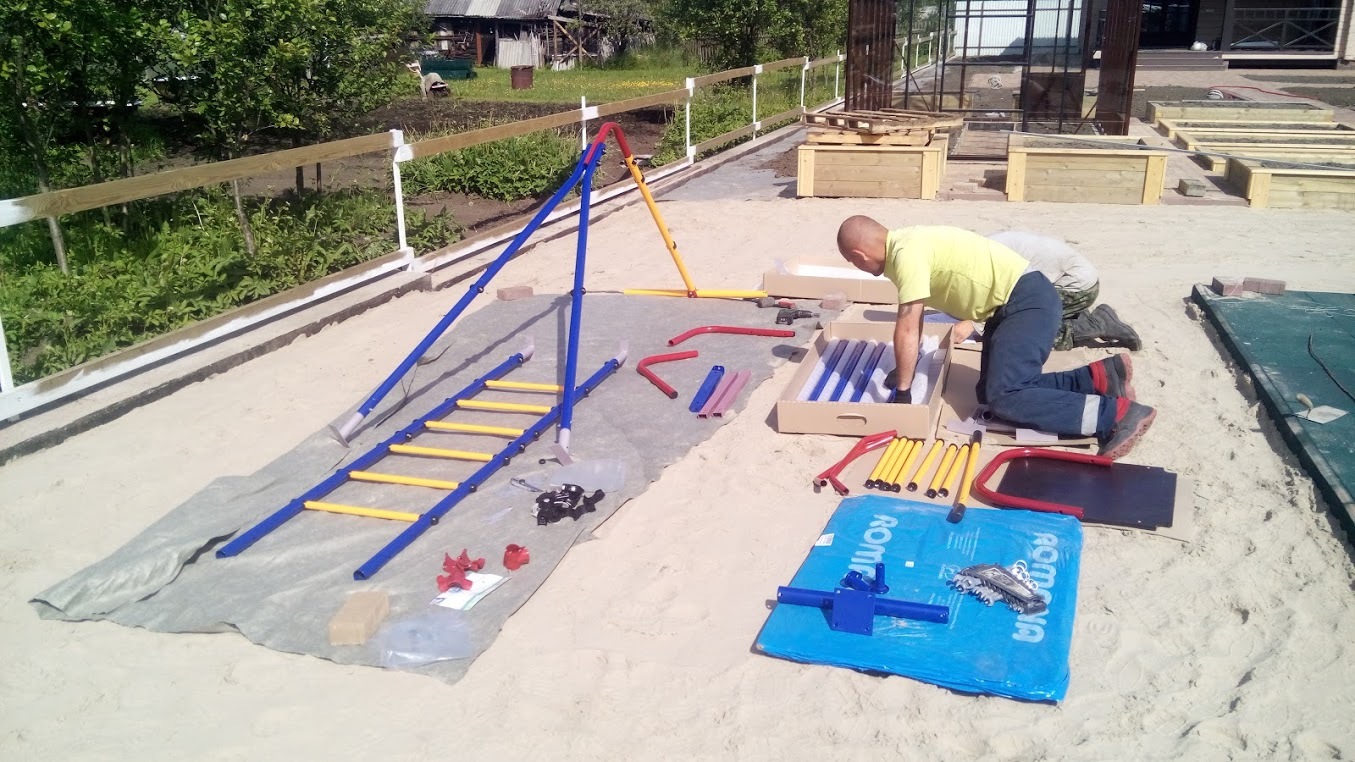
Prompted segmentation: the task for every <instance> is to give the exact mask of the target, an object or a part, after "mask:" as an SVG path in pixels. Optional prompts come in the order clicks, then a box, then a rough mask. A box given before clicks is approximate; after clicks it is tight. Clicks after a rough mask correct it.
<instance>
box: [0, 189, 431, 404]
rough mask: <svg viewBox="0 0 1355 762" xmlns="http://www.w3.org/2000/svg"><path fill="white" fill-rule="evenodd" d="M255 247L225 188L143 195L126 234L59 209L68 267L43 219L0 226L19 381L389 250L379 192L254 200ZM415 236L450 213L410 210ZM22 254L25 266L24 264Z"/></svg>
mask: <svg viewBox="0 0 1355 762" xmlns="http://www.w3.org/2000/svg"><path fill="white" fill-rule="evenodd" d="M246 208H247V209H248V211H249V213H250V218H251V221H252V223H253V225H254V234H255V239H256V242H257V244H258V252H257V254H256V256H254V257H250V256H249V255H248V254H246V253H245V250H244V242H243V239H242V236H241V233H240V226H239V223H238V221H237V220H236V217H235V208H234V206H233V204H232V202H231V199H230V196H229V195H228V194H227V193H225V192H224V191H223V190H211V191H199V192H190V193H184V194H180V195H178V196H177V197H174V198H172V199H165V200H153V201H144V202H138V203H137V204H136V208H135V210H134V211H135V212H137V213H139V218H140V219H139V222H138V223H137V224H132V225H130V226H129V227H130V232H127V231H125V230H124V229H123V228H122V227H121V226H117V225H108V224H106V223H104V222H103V220H102V217H101V215H100V214H99V213H98V212H86V213H83V214H79V215H71V216H68V217H66V218H65V220H64V223H65V224H64V228H65V232H66V241H67V244H68V246H69V249H70V252H71V274H70V275H64V274H62V273H61V271H60V270H59V269H58V268H57V267H56V266H55V264H50V263H51V262H53V257H52V254H51V250H50V246H51V244H50V241H49V240H48V239H47V228H46V225H45V224H43V223H41V222H30V223H26V224H24V225H20V226H17V227H12V228H8V229H5V230H3V231H0V252H3V256H2V257H0V315H4V318H5V333H6V335H7V339H8V344H9V354H10V361H11V365H12V366H13V369H14V375H15V381H16V382H19V383H23V382H25V381H31V380H33V379H37V378H41V377H43V376H47V375H50V374H52V373H56V372H58V371H61V370H64V369H66V368H69V367H71V366H72V365H76V364H79V363H81V362H84V361H86V360H90V359H93V358H97V357H100V356H102V355H105V354H107V353H109V352H112V351H113V350H116V349H118V348H121V347H126V346H130V345H132V344H135V343H137V342H139V341H142V340H144V339H147V338H151V337H153V336H157V335H160V334H163V333H166V332H168V331H171V330H174V329H176V328H180V327H182V326H185V325H188V324H190V323H193V322H196V321H198V320H202V319H204V318H207V317H211V316H213V315H216V314H219V313H221V312H225V311H226V310H229V309H232V308H235V307H238V306H241V305H243V304H248V303H250V302H253V301H257V300H259V299H262V298H264V297H266V296H270V295H272V294H275V293H278V292H281V291H285V290H287V289H289V288H292V287H294V286H298V285H301V284H303V283H306V282H309V281H312V280H314V279H316V278H319V277H321V276H324V275H327V274H329V273H333V272H337V271H339V270H342V269H344V268H346V267H350V266H352V265H354V264H357V263H359V262H363V261H366V260H368V259H372V258H374V257H377V256H380V255H382V254H386V253H388V252H390V251H392V250H394V249H395V240H394V236H393V233H392V231H393V230H394V228H395V212H394V207H393V205H392V204H391V203H390V199H389V197H388V196H387V195H386V194H385V193H381V192H377V191H364V190H353V191H341V192H333V193H328V194H325V195H316V194H308V195H307V196H305V197H303V198H302V199H301V200H295V199H292V200H287V201H281V200H256V199H250V200H249V203H248V205H247V207H246ZM408 222H409V231H408V232H409V238H410V240H411V245H412V246H415V247H416V248H417V249H420V250H428V249H431V248H436V247H438V246H441V245H444V244H445V243H448V242H450V241H454V240H456V238H457V237H458V234H457V231H456V228H455V225H454V224H453V223H452V221H451V219H450V218H449V217H446V216H445V215H440V216H438V217H434V218H432V219H431V220H430V219H426V218H424V217H423V216H422V215H418V214H410V215H409V218H408ZM19 263H23V264H22V265H20V264H19Z"/></svg>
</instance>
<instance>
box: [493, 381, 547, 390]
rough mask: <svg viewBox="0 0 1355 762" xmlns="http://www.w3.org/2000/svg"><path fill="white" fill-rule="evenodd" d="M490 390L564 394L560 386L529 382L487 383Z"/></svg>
mask: <svg viewBox="0 0 1355 762" xmlns="http://www.w3.org/2000/svg"><path fill="white" fill-rule="evenodd" d="M485 386H487V387H489V388H490V389H515V390H517V391H520V392H563V391H564V390H565V388H564V387H563V386H560V385H559V384H534V383H531V382H529V381H486V382H485Z"/></svg>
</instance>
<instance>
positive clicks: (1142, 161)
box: [1026, 151, 1149, 172]
mask: <svg viewBox="0 0 1355 762" xmlns="http://www.w3.org/2000/svg"><path fill="white" fill-rule="evenodd" d="M1148 158H1149V155H1148V154H1144V155H1143V156H1122V157H1115V156H1106V157H1102V156H1098V155H1097V154H1096V153H1095V152H1092V151H1088V152H1087V153H1086V155H1084V156H1077V155H1075V154H1069V155H1066V156H1065V155H1053V154H1028V155H1026V166H1027V167H1029V168H1030V169H1099V170H1105V171H1112V172H1113V171H1117V170H1126V171H1137V172H1143V171H1145V170H1146V168H1147V166H1148Z"/></svg>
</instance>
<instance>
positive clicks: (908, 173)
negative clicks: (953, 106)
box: [797, 140, 948, 198]
mask: <svg viewBox="0 0 1355 762" xmlns="http://www.w3.org/2000/svg"><path fill="white" fill-rule="evenodd" d="M947 145H948V144H947V142H946V141H945V140H936V141H934V142H933V143H932V144H931V145H926V146H869V145H819V144H807V145H802V146H800V152H799V155H800V166H799V173H798V174H799V177H798V183H797V193H798V195H800V196H829V197H832V196H837V197H853V198H936V191H937V189H938V188H939V187H940V185H941V177H942V176H943V175H945V173H946V147H947Z"/></svg>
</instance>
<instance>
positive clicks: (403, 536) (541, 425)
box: [353, 356, 622, 581]
mask: <svg viewBox="0 0 1355 762" xmlns="http://www.w3.org/2000/svg"><path fill="white" fill-rule="evenodd" d="M621 362H622V358H621V357H620V356H618V357H613V358H612V359H610V360H608V361H607V362H605V363H603V365H602V367H601V368H599V369H598V371H597V372H596V373H594V374H593V375H592V376H590V377H589V378H588V380H586V381H584V382H583V384H581V385H580V386H579V387H578V388H577V389H575V390H574V392H575V394H576V395H577V396H583V397H586V396H588V394H589V392H591V391H593V389H595V388H596V387H597V385H598V384H601V383H602V382H603V381H605V380H606V379H607V377H608V376H610V375H611V374H613V373H615V372H616V369H617V368H619V367H621ZM563 409H564V403H563V402H562V403H561V404H559V405H556V406H554V407H552V408H551V410H550V412H549V413H546V414H545V415H543V416H541V418H540V420H538V421H537V422H536V423H534V424H532V426H531V427H530V428H528V429H526V430H525V431H523V432H522V435H521V436H519V437H518V438H517V439H514V440H513V441H512V442H509V443H508V445H507V446H506V447H504V448H503V450H501V451H500V452H499V453H498V454H497V455H495V456H494V458H493V459H492V460H490V461H489V462H488V463H485V464H484V465H483V466H481V467H480V468H479V469H478V470H477V471H476V472H475V473H474V474H472V475H471V476H470V478H468V479H466V480H465V481H463V482H461V484H460V486H458V487H457V488H456V489H455V490H454V491H453V492H452V494H450V495H448V496H447V497H445V498H443V499H442V500H439V501H438V502H437V504H436V505H434V506H433V507H432V508H429V509H428V510H427V511H426V512H425V513H424V514H423V515H422V516H420V517H419V518H418V519H416V520H415V521H414V522H413V523H411V524H410V525H409V527H408V528H406V529H405V530H404V531H403V532H401V533H400V534H399V535H397V536H396V537H395V539H393V540H391V541H390V542H389V543H387V544H386V547H384V548H382V549H381V550H379V551H377V553H376V555H374V556H372V557H371V558H370V559H368V560H367V562H366V563H364V564H363V565H362V566H359V567H358V568H357V570H356V571H354V572H353V579H355V580H358V581H361V580H366V579H371V578H372V575H374V574H376V573H377V572H378V571H381V568H382V567H383V566H385V565H386V564H388V563H390V562H391V559H393V558H395V556H396V555H397V554H399V553H400V551H402V550H404V549H405V548H407V547H409V546H410V545H411V544H412V543H413V542H414V541H415V540H417V539H419V537H420V536H421V535H423V533H424V532H426V531H428V530H429V529H430V528H431V527H432V526H433V525H434V524H436V523H437V522H438V519H441V518H442V517H443V516H445V515H447V513H448V512H450V511H451V510H452V509H453V508H455V507H456V505H457V504H458V503H460V502H461V501H462V500H464V499H465V498H466V497H467V496H468V495H470V494H471V493H472V492H474V491H475V490H476V489H477V488H478V487H479V486H480V485H481V484H483V483H484V482H485V481H487V480H488V479H489V478H490V477H491V476H493V475H494V473H495V472H496V471H498V470H499V469H500V468H503V467H504V466H505V465H507V464H508V461H510V460H512V458H513V456H514V455H517V454H518V453H520V452H523V451H524V450H526V449H527V445H528V444H530V443H531V442H532V440H534V439H536V438H537V437H539V436H541V434H542V433H543V432H545V431H546V429H549V428H550V427H551V426H552V425H554V424H555V422H556V421H557V420H558V419H559V418H560V414H561V411H562V410H563Z"/></svg>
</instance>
